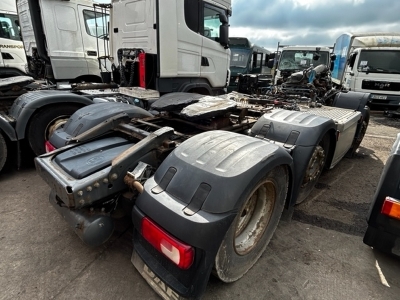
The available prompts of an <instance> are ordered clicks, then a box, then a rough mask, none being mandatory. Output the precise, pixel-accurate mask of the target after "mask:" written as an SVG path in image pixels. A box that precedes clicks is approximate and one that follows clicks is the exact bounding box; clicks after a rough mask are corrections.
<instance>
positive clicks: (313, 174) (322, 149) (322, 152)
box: [296, 135, 330, 204]
mask: <svg viewBox="0 0 400 300" xmlns="http://www.w3.org/2000/svg"><path fill="white" fill-rule="evenodd" d="M329 145H330V139H329V136H328V135H325V136H324V137H323V138H322V140H321V141H320V142H319V143H318V145H317V146H316V147H315V148H314V151H313V153H312V155H311V158H310V160H309V162H308V165H307V169H306V171H305V173H304V176H303V181H302V183H301V186H300V191H299V195H298V196H297V199H296V204H299V203H301V202H303V201H304V199H306V198H307V196H308V195H309V194H310V193H311V191H312V189H313V188H314V186H315V184H316V183H317V182H318V179H319V177H320V176H321V173H322V171H323V170H324V167H325V163H326V159H327V156H328V150H329Z"/></svg>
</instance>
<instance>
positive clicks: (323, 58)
mask: <svg viewBox="0 0 400 300" xmlns="http://www.w3.org/2000/svg"><path fill="white" fill-rule="evenodd" d="M280 47H282V50H280V55H279V60H278V61H277V66H276V70H275V76H274V84H275V85H280V84H282V83H283V82H285V81H286V79H287V78H288V77H289V76H290V75H291V74H293V73H296V72H299V71H303V70H305V69H307V68H310V67H316V66H318V65H321V64H323V65H326V66H328V67H330V64H331V53H330V52H331V49H330V48H329V47H315V46H279V44H278V52H279V48H280Z"/></svg>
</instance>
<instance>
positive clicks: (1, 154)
mask: <svg viewBox="0 0 400 300" xmlns="http://www.w3.org/2000/svg"><path fill="white" fill-rule="evenodd" d="M6 160H7V144H6V140H5V139H4V137H3V135H2V134H1V132H0V171H1V170H2V169H3V167H4V165H5V163H6Z"/></svg>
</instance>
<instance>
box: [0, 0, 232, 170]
mask: <svg viewBox="0 0 400 300" xmlns="http://www.w3.org/2000/svg"><path fill="white" fill-rule="evenodd" d="M24 1H25V2H24ZM34 1H36V4H37V0H21V1H20V2H19V4H21V5H19V6H18V7H19V12H20V16H21V17H20V18H21V20H24V17H23V11H24V10H23V9H21V7H22V6H23V5H22V4H23V3H25V4H27V5H28V6H29V7H28V8H29V11H30V13H29V14H26V15H27V18H28V16H32V21H35V20H39V21H37V22H39V23H40V22H41V21H40V20H42V19H47V16H48V15H51V16H49V19H52V17H53V16H58V17H57V18H55V17H54V19H53V21H57V22H61V20H62V19H64V20H70V22H67V24H65V25H62V24H61V23H60V24H59V25H57V26H56V25H54V28H50V27H49V30H50V29H52V30H55V29H56V28H61V29H63V28H64V29H65V30H64V29H63V30H60V33H59V36H56V37H55V40H56V41H57V42H58V43H59V45H61V42H63V43H64V44H68V41H69V39H68V38H69V37H72V35H73V33H72V27H73V26H78V24H85V23H82V22H84V20H85V19H84V18H83V16H84V12H85V11H93V7H90V6H89V2H88V1H87V0H71V1H61V0H39V4H40V5H39V6H38V5H35V3H34ZM196 3H197V4H198V5H195V6H193V3H192V1H191V0H163V1H160V0H141V1H137V0H124V1H113V2H112V3H111V5H110V4H104V5H99V6H96V9H98V10H100V11H101V10H103V13H100V14H98V15H97V14H96V18H95V19H96V20H97V21H98V20H104V18H105V17H106V16H105V14H104V8H107V9H109V14H110V18H109V25H108V26H106V29H105V31H104V32H105V33H103V34H102V35H101V36H100V38H101V40H99V43H98V44H99V47H104V48H103V49H105V53H104V55H101V57H100V61H101V64H102V66H103V68H102V72H103V75H107V74H108V75H110V76H111V74H112V79H113V81H114V82H119V83H121V86H124V87H123V88H117V89H106V90H101V91H100V90H90V91H80V92H79V93H76V92H73V91H59V90H51V91H46V90H41V91H33V92H28V93H25V94H24V95H22V96H20V97H19V98H18V99H17V100H16V101H14V103H13V105H12V107H11V108H10V110H9V111H7V112H1V111H0V170H1V168H2V167H3V165H4V163H5V161H6V158H7V153H10V151H11V150H10V149H12V148H10V147H12V146H14V145H16V146H17V149H19V145H20V143H21V142H22V141H23V140H27V141H28V144H29V146H30V148H32V150H33V152H34V154H35V155H39V154H42V153H44V152H45V141H46V140H47V139H48V137H49V135H50V134H51V132H53V131H54V130H55V129H57V128H58V127H60V126H62V125H63V124H64V123H65V122H66V120H67V119H68V118H69V116H70V115H71V114H73V113H74V112H75V111H76V110H78V109H79V108H81V107H83V106H86V105H89V104H92V103H95V102H101V101H103V102H104V101H117V102H125V103H130V104H135V103H137V102H138V101H139V99H140V101H141V103H144V102H146V101H147V100H143V98H146V99H149V98H158V97H159V95H160V94H165V93H169V92H195V93H199V94H208V95H218V94H223V93H224V92H225V91H226V88H227V83H228V81H229V75H230V74H229V61H230V50H229V48H228V37H229V35H228V28H229V21H228V20H229V16H230V14H231V5H230V1H228V0H218V1H216V0H202V1H198V2H196ZM45 4H48V5H49V6H48V9H47V10H44V7H47V6H45ZM68 5H70V6H68ZM72 5H74V6H73V7H72ZM39 7H40V11H39V10H38V8H39ZM25 11H28V9H26V10H25ZM63 12H66V13H67V15H64V14H63ZM72 12H75V13H76V15H74V14H73V13H72ZM40 13H41V15H40ZM78 13H79V14H78ZM68 14H69V15H68ZM78 15H79V19H75V18H72V17H74V16H78ZM64 16H70V17H71V19H67V18H66V17H64ZM90 16H92V14H90ZM22 22H24V21H22ZM28 23H29V22H27V24H28ZM24 24H25V22H24ZM43 24H47V23H45V22H44V23H43ZM74 24H75V25H74ZM94 24H96V23H94ZM100 24H101V25H104V24H106V23H104V22H102V23H100ZM63 26H71V27H63ZM39 27H40V26H39ZM25 28H26V27H25V26H24V25H22V32H23V36H26V34H25V33H24V30H25ZM27 28H29V26H27ZM33 28H36V27H33ZM108 28H109V29H110V30H109V37H108V38H107V33H108ZM69 29H71V30H69ZM73 29H74V30H75V29H76V30H75V31H73V32H74V34H78V35H80V34H81V33H80V32H79V30H78V28H75V27H74V28H73ZM34 34H35V38H36V41H38V39H37V37H38V36H41V37H45V39H44V38H43V39H42V41H46V43H47V45H50V44H51V45H53V44H54V43H56V41H53V40H52V41H50V36H52V35H48V33H46V31H42V32H41V33H40V32H35V33H34ZM82 34H83V33H82ZM52 37H54V35H53V36H52ZM60 37H62V38H60ZM24 42H25V43H27V40H25V39H24ZM107 42H109V43H107ZM45 45H46V44H44V43H43V44H42V45H39V43H38V44H37V49H36V50H37V53H38V54H40V53H42V51H44V54H46V53H47V54H48V57H49V60H48V61H47V63H48V64H51V66H52V68H53V70H54V66H56V67H58V66H63V67H68V66H71V69H73V67H74V64H73V63H72V60H68V57H72V56H73V52H68V51H66V50H65V51H64V54H65V57H66V58H65V60H64V61H62V60H60V59H56V58H55V57H53V56H52V53H53V54H56V53H57V52H51V51H50V52H49V51H48V49H49V48H48V47H45ZM25 46H27V45H26V44H25ZM41 47H42V48H41ZM81 50H82V51H80V55H82V57H88V55H89V54H91V53H88V52H89V51H95V50H93V48H90V50H89V48H82V49H81ZM98 53H99V51H97V54H98ZM89 56H90V55H89ZM97 59H98V57H97V56H96V61H97ZM81 64H82V65H84V66H85V62H84V60H82V62H81ZM108 65H110V68H108ZM97 67H98V68H99V64H98V63H97ZM105 67H107V68H105ZM64 69H65V68H64ZM99 71H100V70H99ZM53 73H54V75H56V74H57V73H56V72H54V71H53ZM110 76H108V77H110ZM105 77H107V76H105ZM135 92H138V93H135ZM138 98H139V99H138ZM142 100H143V101H142ZM11 152H15V153H18V156H19V155H20V151H11Z"/></svg>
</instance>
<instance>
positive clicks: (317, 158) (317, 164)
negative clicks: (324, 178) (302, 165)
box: [302, 145, 325, 187]
mask: <svg viewBox="0 0 400 300" xmlns="http://www.w3.org/2000/svg"><path fill="white" fill-rule="evenodd" d="M324 162H325V151H324V148H322V147H321V146H319V145H318V146H317V147H315V150H314V152H313V154H312V156H311V159H310V161H309V163H308V166H307V171H306V174H305V176H304V178H303V184H302V187H304V186H305V185H306V184H308V183H309V182H312V181H314V180H315V179H316V178H317V177H318V176H319V174H320V173H321V171H322V168H323V166H324Z"/></svg>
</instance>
